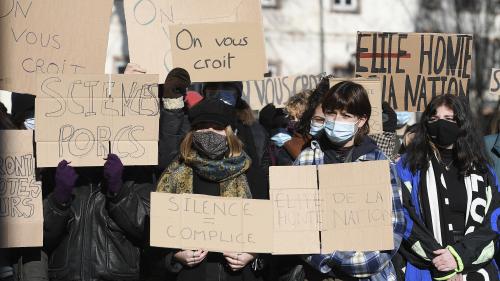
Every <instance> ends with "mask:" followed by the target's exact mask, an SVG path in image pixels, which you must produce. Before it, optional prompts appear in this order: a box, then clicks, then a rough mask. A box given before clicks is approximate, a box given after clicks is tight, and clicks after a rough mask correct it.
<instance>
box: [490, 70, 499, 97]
mask: <svg viewBox="0 0 500 281" xmlns="http://www.w3.org/2000/svg"><path fill="white" fill-rule="evenodd" d="M490 94H491V95H500V69H497V68H493V69H492V70H491V80H490Z"/></svg>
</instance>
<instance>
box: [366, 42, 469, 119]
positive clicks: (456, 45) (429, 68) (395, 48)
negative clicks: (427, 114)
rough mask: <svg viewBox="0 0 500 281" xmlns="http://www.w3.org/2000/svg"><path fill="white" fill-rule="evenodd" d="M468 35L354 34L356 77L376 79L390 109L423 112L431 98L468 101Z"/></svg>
mask: <svg viewBox="0 0 500 281" xmlns="http://www.w3.org/2000/svg"><path fill="white" fill-rule="evenodd" d="M472 48H473V40H472V35H462V34H436V33H373V32H358V38H357V50H356V74H357V75H358V76H360V77H365V78H367V77H379V78H380V79H381V80H382V98H383V100H385V101H388V102H389V104H390V105H391V107H392V108H394V110H398V111H423V110H424V109H425V107H426V105H427V104H428V103H429V102H430V100H431V99H432V98H433V97H434V96H436V95H442V94H454V95H460V96H468V93H469V82H470V78H471V72H472Z"/></svg>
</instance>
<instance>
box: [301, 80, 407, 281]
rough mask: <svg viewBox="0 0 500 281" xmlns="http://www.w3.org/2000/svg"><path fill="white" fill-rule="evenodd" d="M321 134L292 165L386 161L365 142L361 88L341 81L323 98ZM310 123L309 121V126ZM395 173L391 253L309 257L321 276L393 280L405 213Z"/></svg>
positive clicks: (366, 104)
mask: <svg viewBox="0 0 500 281" xmlns="http://www.w3.org/2000/svg"><path fill="white" fill-rule="evenodd" d="M321 104H322V110H323V112H324V117H325V121H324V129H323V130H322V131H320V132H319V134H318V135H317V136H316V138H315V140H313V141H312V142H311V147H310V148H307V149H305V150H304V151H302V153H301V154H300V155H299V157H298V158H297V160H296V161H295V165H322V164H337V163H346V162H359V161H373V160H387V158H386V156H385V154H384V153H383V152H382V151H381V150H380V149H379V148H378V147H377V145H376V143H375V142H374V141H373V140H372V139H371V138H369V137H368V136H367V134H368V132H369V131H370V127H369V125H368V121H369V119H370V114H371V105H370V101H369V99H368V94H367V93H366V90H365V89H364V88H363V86H361V85H359V84H357V83H354V82H350V81H344V82H342V83H339V84H337V85H335V86H333V87H332V88H330V90H329V91H328V92H327V93H326V94H324V96H323V97H322V100H321ZM313 121H314V120H313ZM387 165H390V164H389V163H388V164H387ZM396 176H397V173H396V171H395V167H394V166H393V165H391V186H390V187H388V188H391V190H392V206H393V213H392V222H393V232H394V236H393V237H394V249H393V250H391V251H367V252H353V251H350V252H343V251H336V252H334V253H331V254H320V255H311V256H308V257H307V258H306V259H305V260H306V262H307V263H309V264H310V265H311V266H312V267H313V268H315V269H316V270H318V271H320V272H321V273H324V274H328V275H330V276H333V277H335V278H338V279H341V280H396V272H395V270H394V266H393V265H392V262H391V259H392V257H393V256H394V255H395V254H396V252H397V250H398V248H399V245H400V242H401V239H402V237H403V232H404V213H403V209H402V204H401V198H400V196H399V194H400V191H401V189H400V186H399V185H398V181H397V179H396Z"/></svg>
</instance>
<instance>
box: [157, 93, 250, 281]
mask: <svg viewBox="0 0 500 281" xmlns="http://www.w3.org/2000/svg"><path fill="white" fill-rule="evenodd" d="M189 117H190V119H191V126H192V129H191V131H190V132H188V133H187V135H186V136H185V137H184V139H183V141H182V143H181V145H180V156H179V157H178V158H177V160H175V161H174V162H173V163H171V164H170V165H169V166H168V167H167V169H166V170H165V171H164V172H163V174H162V176H161V178H160V180H159V182H158V186H157V191H158V192H168V193H178V194H180V193H193V194H204V195H212V196H223V197H241V198H252V194H251V192H250V188H249V185H248V182H247V178H246V176H245V172H246V171H247V170H248V168H249V167H250V165H251V160H250V158H249V157H248V155H247V154H246V153H245V152H244V151H243V145H242V143H241V141H240V140H239V139H238V137H237V136H236V135H235V134H234V133H233V130H232V128H231V125H232V124H233V123H234V120H235V118H236V116H235V112H234V108H233V107H231V106H228V105H227V104H225V103H224V102H223V101H221V100H217V99H205V100H203V101H201V102H200V103H199V104H197V105H196V106H194V107H193V108H192V109H191V110H190V112H189ZM255 258H256V255H255V254H249V253H223V254H219V253H208V252H207V251H205V250H203V249H199V250H196V251H191V250H173V251H170V253H169V254H167V255H166V261H165V264H166V265H167V267H168V269H169V270H171V271H173V272H177V273H178V274H177V279H176V280H179V281H189V280H193V281H194V280H196V281H198V280H228V281H231V280H234V281H239V280H259V279H258V278H257V277H256V275H255V274H254V272H253V271H252V269H251V266H250V264H252V262H254V260H255Z"/></svg>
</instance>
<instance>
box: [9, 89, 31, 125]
mask: <svg viewBox="0 0 500 281" xmlns="http://www.w3.org/2000/svg"><path fill="white" fill-rule="evenodd" d="M11 102H12V108H11V116H12V122H13V123H14V125H15V126H16V127H17V128H18V129H28V130H34V129H35V96H34V95H29V94H21V93H12V95H11Z"/></svg>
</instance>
